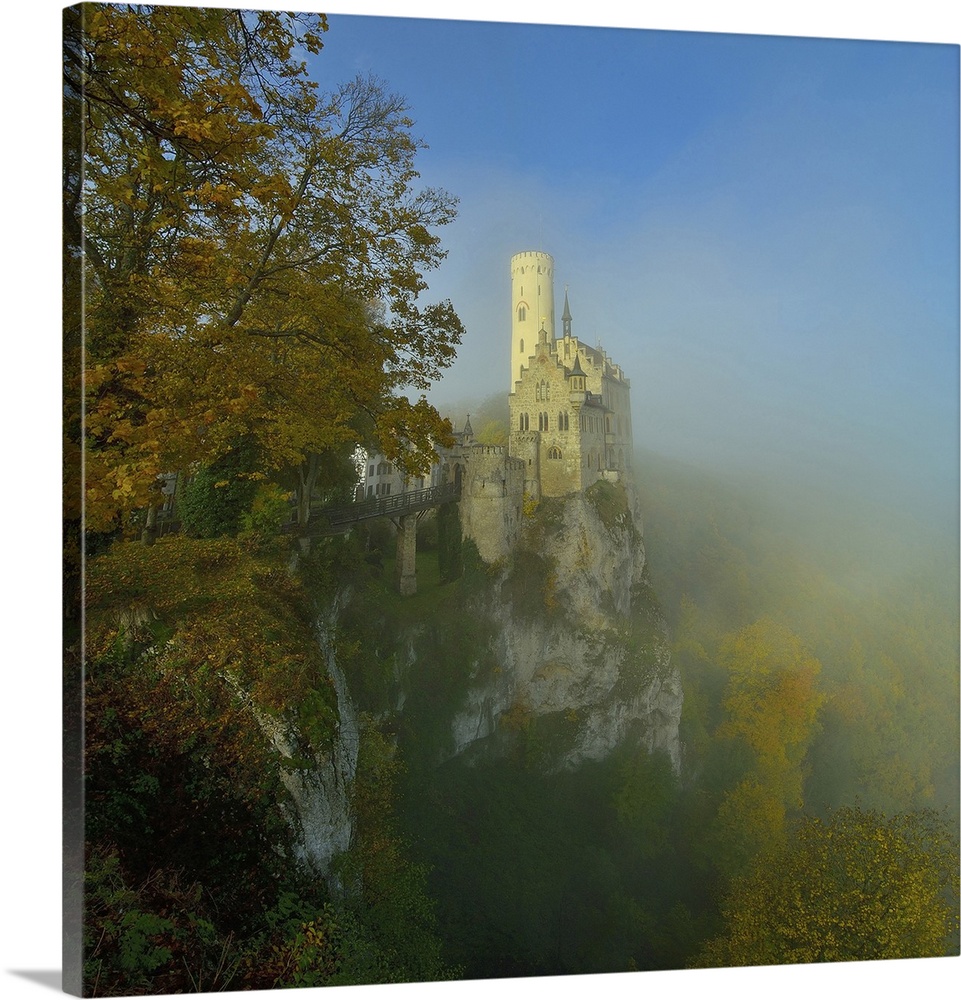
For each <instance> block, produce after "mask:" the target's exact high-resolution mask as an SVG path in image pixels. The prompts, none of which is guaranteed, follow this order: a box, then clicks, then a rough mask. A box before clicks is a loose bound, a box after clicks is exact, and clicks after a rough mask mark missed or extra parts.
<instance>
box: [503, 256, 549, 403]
mask: <svg viewBox="0 0 961 1000" xmlns="http://www.w3.org/2000/svg"><path fill="white" fill-rule="evenodd" d="M511 305H512V308H513V319H512V322H511V385H510V391H511V392H513V391H514V384H515V383H516V382H517V381H519V380H520V377H521V368H522V367H526V366H527V363H528V359H529V358H530V356H531V355H532V354H533V353H534V348H535V346H536V344H537V339H538V337H537V335H538V332H539V331H540V330H541V328H543V329H544V330H546V331H547V336H548V340H549V341H553V340H554V258H553V257H551V255H550V254H549V253H540V252H538V251H536V250H525V251H524V252H522V253H516V254H514V256H513V257H511Z"/></svg>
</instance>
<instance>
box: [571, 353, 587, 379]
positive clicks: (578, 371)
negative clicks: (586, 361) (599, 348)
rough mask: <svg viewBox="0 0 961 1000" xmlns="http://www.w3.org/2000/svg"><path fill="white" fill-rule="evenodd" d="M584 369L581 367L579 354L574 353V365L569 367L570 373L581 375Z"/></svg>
mask: <svg viewBox="0 0 961 1000" xmlns="http://www.w3.org/2000/svg"><path fill="white" fill-rule="evenodd" d="M583 374H584V369H583V368H581V356H580V355H579V354H575V355H574V367H573V368H571V375H583Z"/></svg>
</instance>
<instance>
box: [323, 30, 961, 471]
mask: <svg viewBox="0 0 961 1000" xmlns="http://www.w3.org/2000/svg"><path fill="white" fill-rule="evenodd" d="M316 70H317V74H318V76H319V77H320V78H321V79H322V80H323V82H324V84H325V86H326V85H328V84H330V85H333V84H335V83H336V82H338V81H341V80H344V79H348V78H350V77H352V76H353V75H355V74H356V73H367V72H373V73H375V74H376V75H377V76H379V77H381V78H382V79H384V80H385V81H386V82H387V83H388V84H389V85H390V87H391V89H393V90H395V91H396V92H398V93H400V94H402V95H404V96H405V97H406V98H407V100H408V102H409V104H410V107H411V112H412V116H413V118H414V119H415V121H416V131H417V133H418V134H419V135H420V136H421V137H423V138H424V139H425V141H426V142H427V143H428V144H429V146H430V149H429V150H427V151H426V152H424V153H423V154H422V156H421V160H420V168H421V173H422V179H423V182H424V183H425V184H430V185H438V186H441V187H444V188H446V189H447V190H449V191H451V192H452V193H454V194H455V195H457V196H458V197H459V199H460V213H459V217H458V220H457V222H456V223H454V224H453V225H452V226H450V227H448V228H447V229H446V230H445V231H444V242H445V245H446V246H447V248H448V249H449V256H448V259H447V261H446V262H445V264H444V265H443V267H442V268H441V269H440V270H439V271H437V272H435V273H434V274H433V275H432V276H431V277H430V285H431V291H430V296H431V297H439V298H446V297H449V298H450V299H451V300H452V301H453V303H454V305H455V307H456V308H457V310H458V312H459V314H460V315H461V318H462V319H463V320H464V322H465V324H466V326H467V336H466V338H465V340H464V344H463V346H462V349H461V352H460V356H459V359H458V362H457V364H456V365H455V366H454V368H453V369H452V370H451V371H450V373H449V374H448V375H447V376H446V377H445V378H444V380H443V381H442V382H441V383H440V384H439V385H438V387H437V389H436V390H435V392H434V393H433V394H432V398H433V399H434V400H435V401H437V402H438V403H439V404H449V403H455V402H459V401H465V402H470V401H472V400H477V399H479V398H483V397H484V396H487V395H489V394H492V393H495V392H502V391H503V392H506V391H507V390H508V387H509V386H508V383H509V375H508V372H509V366H508V343H509V340H508V338H509V309H510V305H509V289H510V286H509V259H510V256H511V254H512V253H514V252H516V251H518V250H523V249H542V250H546V251H547V252H549V253H551V254H552V255H553V256H554V258H555V265H556V282H557V283H556V294H557V296H558V298H560V297H561V296H562V295H563V289H564V286H565V284H566V285H569V288H570V302H571V311H572V313H573V316H574V329H575V333H577V334H578V335H579V336H580V337H581V338H582V339H584V340H587V341H588V342H590V343H595V342H597V341H598V340H600V342H601V343H602V344H603V346H604V347H605V348H606V349H607V350H608V352H609V353H610V354H611V355H612V356H613V357H614V358H615V360H617V361H619V362H620V363H621V364H622V365H623V366H624V367H625V369H626V370H627V372H628V374H629V376H630V377H631V379H632V387H633V392H632V396H633V405H634V410H635V440H636V443H637V444H639V445H641V446H646V447H650V448H652V449H654V450H657V451H661V452H664V453H666V454H672V455H676V456H677V457H680V458H683V459H685V460H691V461H714V462H719V461H723V462H727V461H729V460H730V461H735V462H736V461H739V460H744V461H746V462H748V463H754V464H757V463H759V462H769V463H770V466H771V468H772V470H775V471H777V472H779V473H783V474H784V475H789V476H800V477H802V478H803V477H806V476H808V475H809V474H810V471H811V470H812V469H821V470H824V471H827V472H829V473H830V472H831V470H832V469H833V470H835V471H836V472H837V473H838V474H848V473H849V472H851V471H852V470H857V471H861V472H863V473H864V474H865V475H866V476H868V477H869V478H870V479H871V481H872V483H874V482H878V483H883V482H884V481H885V480H886V479H888V478H890V477H892V476H894V477H899V478H901V479H903V480H904V481H905V482H907V481H908V480H909V479H910V480H911V481H912V482H913V483H916V482H918V481H921V480H925V479H926V480H928V481H933V480H934V479H936V480H937V482H938V484H939V485H941V486H944V485H945V484H949V485H950V486H952V488H953V487H954V486H955V485H956V482H957V452H958V446H957V431H958V416H957V413H958V114H959V110H958V48H957V46H956V45H953V44H919V43H895V42H883V41H876V42H872V41H852V40H826V39H817V38H776V37H760V36H751V35H744V34H740V35H738V34H726V35H725V34H709V33H700V32H691V31H644V30H636V29H633V30H632V29H616V28H596V27H595V28H590V27H588V28H583V27H568V26H556V25H555V26H547V25H530V24H506V23H482V22H477V21H475V22H469V21H441V20H430V19H418V18H407V19H405V18H383V17H373V16H340V15H331V16H330V31H329V32H328V34H327V37H326V43H325V49H324V51H323V53H322V54H321V56H320V57H319V59H318V60H317V63H316ZM559 306H560V302H558V308H559ZM895 457H896V460H895ZM932 477H933V478H932Z"/></svg>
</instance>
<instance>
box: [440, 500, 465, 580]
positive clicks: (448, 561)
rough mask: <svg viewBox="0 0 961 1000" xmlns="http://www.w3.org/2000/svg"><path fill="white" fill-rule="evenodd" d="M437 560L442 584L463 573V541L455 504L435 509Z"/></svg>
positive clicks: (446, 504)
mask: <svg viewBox="0 0 961 1000" xmlns="http://www.w3.org/2000/svg"><path fill="white" fill-rule="evenodd" d="M437 560H438V564H439V568H440V578H441V581H442V582H444V583H449V582H450V581H452V580H456V579H458V577H460V575H461V573H463V571H464V561H463V539H462V536H461V528H460V514H459V508H458V505H457V504H456V503H445V504H443V505H442V506H440V507H438V509H437Z"/></svg>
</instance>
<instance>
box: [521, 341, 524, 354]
mask: <svg viewBox="0 0 961 1000" xmlns="http://www.w3.org/2000/svg"><path fill="white" fill-rule="evenodd" d="M523 353H524V338H523V337H521V354H523Z"/></svg>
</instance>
